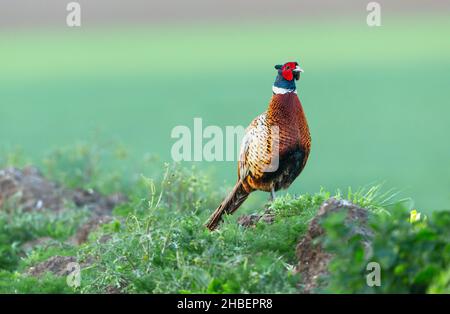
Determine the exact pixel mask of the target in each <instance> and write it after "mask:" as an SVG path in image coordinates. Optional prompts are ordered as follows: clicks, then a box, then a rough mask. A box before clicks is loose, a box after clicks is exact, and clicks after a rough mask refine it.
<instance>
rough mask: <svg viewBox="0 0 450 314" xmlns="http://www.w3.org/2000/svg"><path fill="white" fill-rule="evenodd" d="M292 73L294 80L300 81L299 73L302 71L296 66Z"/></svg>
mask: <svg viewBox="0 0 450 314" xmlns="http://www.w3.org/2000/svg"><path fill="white" fill-rule="evenodd" d="M292 72H294V79H295V80H296V81H298V80H299V79H300V73H303V69H302V68H300V67H299V66H298V65H297V66H296V67H295V69H293V70H292Z"/></svg>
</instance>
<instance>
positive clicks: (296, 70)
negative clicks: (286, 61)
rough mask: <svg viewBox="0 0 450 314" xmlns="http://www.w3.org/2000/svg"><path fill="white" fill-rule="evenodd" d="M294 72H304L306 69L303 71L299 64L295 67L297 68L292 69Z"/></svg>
mask: <svg viewBox="0 0 450 314" xmlns="http://www.w3.org/2000/svg"><path fill="white" fill-rule="evenodd" d="M292 71H293V72H301V73H303V72H304V71H303V69H302V68H301V67H299V66H298V65H297V66H296V67H295V69H294V70H292Z"/></svg>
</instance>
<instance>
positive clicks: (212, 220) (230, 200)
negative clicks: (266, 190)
mask: <svg viewBox="0 0 450 314" xmlns="http://www.w3.org/2000/svg"><path fill="white" fill-rule="evenodd" d="M248 195H249V193H248V192H246V191H245V190H244V187H243V186H242V183H241V182H240V181H239V182H237V183H236V185H235V186H234V188H233V191H231V193H230V194H229V195H228V196H227V197H226V198H225V199H224V200H223V202H222V204H220V206H219V207H217V209H216V210H215V211H214V213H213V214H212V215H211V217H209V220H208V222H207V223H206V227H207V228H208V229H209V230H210V231H213V230H214V229H216V228H217V226H218V225H219V223H220V221H221V220H222V216H223V214H232V213H234V212H235V211H236V210H237V209H238V208H239V206H241V204H242V203H243V202H244V201H245V200H246V199H247V197H248Z"/></svg>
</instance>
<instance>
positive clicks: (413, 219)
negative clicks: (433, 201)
mask: <svg viewBox="0 0 450 314" xmlns="http://www.w3.org/2000/svg"><path fill="white" fill-rule="evenodd" d="M419 220H420V213H419V212H418V211H417V210H415V209H413V210H412V211H411V213H410V216H409V222H410V223H414V222H417V221H419Z"/></svg>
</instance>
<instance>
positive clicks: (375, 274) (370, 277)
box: [366, 262, 381, 287]
mask: <svg viewBox="0 0 450 314" xmlns="http://www.w3.org/2000/svg"><path fill="white" fill-rule="evenodd" d="M366 270H367V271H369V273H368V274H367V275H366V284H367V285H368V286H369V287H380V286H381V266H380V264H379V263H377V262H370V263H368V264H367V266H366Z"/></svg>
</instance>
